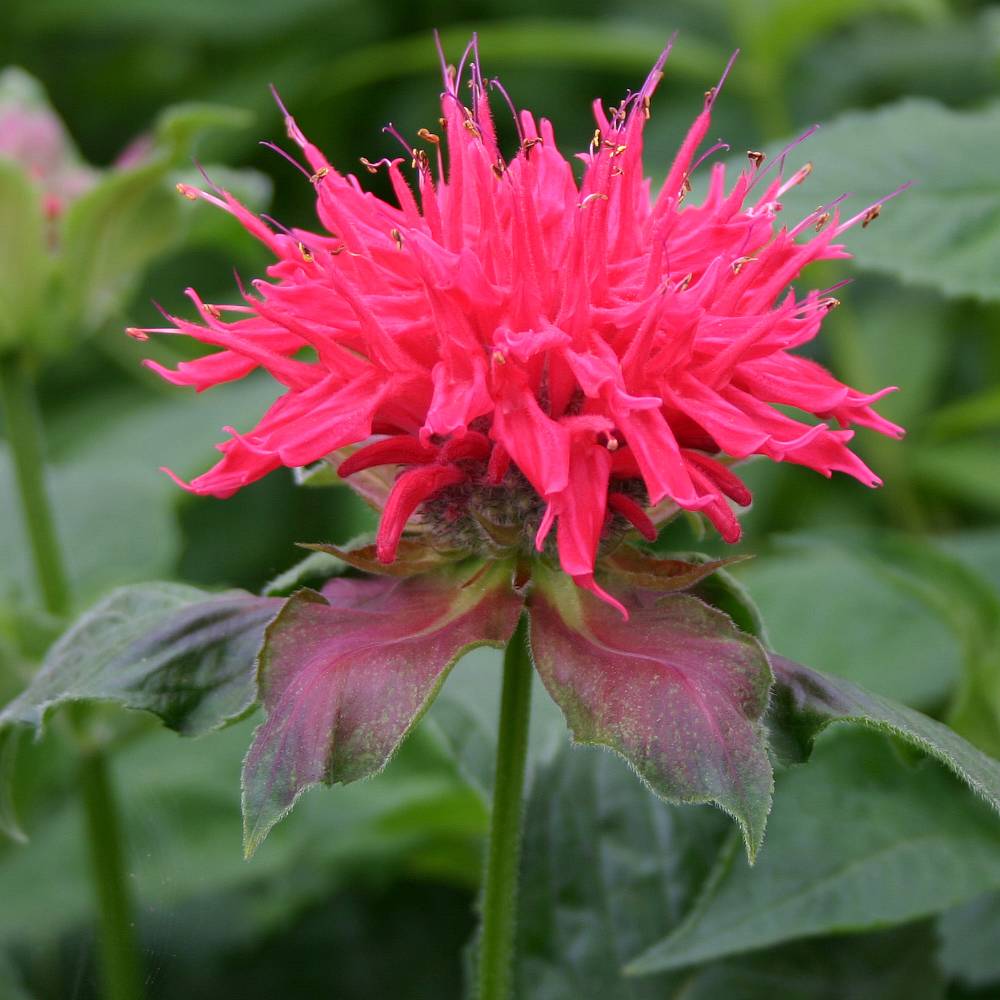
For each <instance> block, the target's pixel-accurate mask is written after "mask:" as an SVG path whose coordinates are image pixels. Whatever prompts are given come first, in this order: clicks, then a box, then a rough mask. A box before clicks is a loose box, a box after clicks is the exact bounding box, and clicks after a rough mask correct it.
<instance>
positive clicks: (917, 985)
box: [674, 923, 945, 1000]
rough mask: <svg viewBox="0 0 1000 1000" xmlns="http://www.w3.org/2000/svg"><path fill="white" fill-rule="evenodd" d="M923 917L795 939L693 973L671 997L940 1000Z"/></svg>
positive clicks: (932, 942) (930, 934) (941, 989)
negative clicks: (877, 928)
mask: <svg viewBox="0 0 1000 1000" xmlns="http://www.w3.org/2000/svg"><path fill="white" fill-rule="evenodd" d="M936 945H937V941H936V939H935V934H934V928H933V927H932V926H931V925H930V924H928V923H921V924H915V925H911V926H907V927H901V928H897V929H894V930H891V931H882V932H881V933H877V934H851V935H848V936H845V937H840V938H817V939H815V940H813V941H796V942H793V943H792V944H786V945H783V946H780V947H778V948H770V949H768V950H766V951H761V952H757V953H755V954H753V955H748V956H746V957H745V958H736V959H729V960H726V961H722V962H713V963H711V964H709V965H707V966H706V967H705V968H703V969H700V970H697V971H695V972H693V973H692V974H691V975H690V977H689V978H687V979H686V980H685V982H684V983H683V986H682V987H681V989H680V990H679V991H678V993H677V994H676V996H675V997H674V1000H720V998H732V1000H945V980H944V976H943V975H942V974H941V970H940V969H939V968H938V966H937V963H936V962H935V950H936Z"/></svg>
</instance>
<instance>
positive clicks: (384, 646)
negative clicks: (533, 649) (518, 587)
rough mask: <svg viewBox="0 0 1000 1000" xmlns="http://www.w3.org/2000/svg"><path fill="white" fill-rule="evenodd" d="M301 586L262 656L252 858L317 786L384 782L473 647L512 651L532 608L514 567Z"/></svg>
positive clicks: (249, 813) (248, 808) (249, 837)
mask: <svg viewBox="0 0 1000 1000" xmlns="http://www.w3.org/2000/svg"><path fill="white" fill-rule="evenodd" d="M464 572H465V576H464V577H463V576H460V575H459V574H458V572H452V573H449V574H444V573H439V574H437V575H434V576H423V577H412V578H409V579H403V580H397V579H393V578H385V577H376V578H365V579H346V578H338V579H334V580H331V581H330V582H329V583H328V584H327V585H326V586H325V587H324V588H323V593H322V594H319V593H317V592H316V591H311V590H301V591H299V592H298V593H297V594H295V595H294V596H293V597H291V598H290V599H289V600H288V602H287V603H286V604H285V606H284V608H283V609H282V611H281V613H280V614H279V615H278V616H277V618H276V619H275V620H274V622H273V623H272V624H271V626H270V627H269V628H268V630H267V633H266V639H265V643H264V647H263V649H262V650H261V655H260V689H261V699H262V701H263V704H264V707H265V709H266V712H267V720H266V721H265V722H264V723H263V724H262V725H261V726H260V727H259V728H258V730H257V732H256V734H255V735H254V741H253V745H252V746H251V747H250V751H249V752H248V754H247V758H246V761H245V764H244V769H243V814H244V823H245V845H246V852H247V854H248V855H250V854H252V853H253V852H254V851H255V850H256V849H257V847H258V846H259V845H260V844H261V842H262V841H263V839H264V838H265V837H266V836H267V834H268V831H270V829H271V827H273V826H274V824H275V823H277V822H278V821H279V820H280V819H282V817H284V816H285V815H286V814H287V813H288V812H289V811H290V810H291V808H292V806H293V805H294V804H295V801H296V800H297V799H298V797H299V796H300V795H301V794H302V793H303V792H304V791H305V790H306V789H308V788H310V787H311V786H313V785H316V784H319V783H321V782H322V783H325V784H328V785H332V784H335V783H338V782H343V783H347V782H351V781H356V780H358V779H359V778H366V777H370V776H371V775H373V774H377V773H378V772H379V771H381V770H382V768H384V767H385V765H386V763H387V762H388V761H389V759H390V758H391V757H392V755H393V753H394V752H395V751H396V749H397V748H398V747H399V745H400V743H401V742H402V741H403V739H404V738H405V736H406V734H407V733H408V732H409V730H410V729H411V728H412V726H413V725H414V724H415V722H416V721H417V720H418V719H419V718H420V716H421V715H422V714H423V712H424V711H425V710H426V708H427V706H428V705H429V704H430V702H431V701H432V700H433V698H434V696H435V694H436V693H437V690H438V688H439V686H440V685H441V683H442V681H443V680H444V678H445V676H446V675H447V673H448V671H449V670H450V669H451V667H452V665H453V664H454V663H455V662H456V660H457V659H458V658H459V657H460V656H461V655H462V654H463V653H464V652H466V651H467V650H468V649H471V648H473V647H475V646H481V645H502V644H503V643H505V642H506V641H507V639H509V638H510V636H511V634H512V633H513V631H514V627H515V626H516V624H517V619H518V617H519V615H520V612H521V599H520V598H519V597H518V596H517V595H516V594H515V593H514V591H513V590H512V589H511V586H510V575H511V567H510V566H509V565H506V564H505V563H497V564H493V565H491V566H490V567H489V570H488V571H487V572H485V573H477V570H476V567H475V566H472V567H471V568H470V567H468V566H466V568H465V571H464Z"/></svg>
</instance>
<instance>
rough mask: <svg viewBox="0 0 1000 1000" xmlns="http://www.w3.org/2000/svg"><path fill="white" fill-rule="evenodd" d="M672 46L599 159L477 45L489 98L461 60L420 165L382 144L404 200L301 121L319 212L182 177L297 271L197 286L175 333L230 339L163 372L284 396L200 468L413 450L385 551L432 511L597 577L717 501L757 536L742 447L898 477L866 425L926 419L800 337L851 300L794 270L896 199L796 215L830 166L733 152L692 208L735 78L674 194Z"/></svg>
mask: <svg viewBox="0 0 1000 1000" xmlns="http://www.w3.org/2000/svg"><path fill="white" fill-rule="evenodd" d="M668 51H669V50H668ZM666 55H667V53H666V52H665V53H664V54H663V56H662V57H661V58H660V60H659V61H658V62H657V64H656V66H655V67H654V68H653V71H652V72H651V73H650V75H649V77H648V78H647V79H646V81H645V83H644V84H643V86H642V87H641V89H640V90H639V91H638V92H637V93H634V94H632V95H630V96H629V97H628V98H626V99H625V100H624V101H622V102H621V103H620V104H619V105H617V106H616V107H613V108H611V109H607V108H605V107H604V106H603V105H602V104H601V102H599V101H597V102H595V103H594V114H595V118H596V129H595V131H594V134H593V139H592V141H591V143H590V147H589V149H588V150H587V151H586V152H585V153H582V154H580V155H579V159H580V160H582V163H583V167H582V176H581V177H579V178H578V177H577V175H576V174H577V171H575V170H574V166H573V164H572V163H571V161H570V160H568V159H566V158H565V157H564V156H563V155H562V154H561V153H560V152H559V149H558V148H557V146H556V142H555V136H554V134H553V129H552V126H551V125H550V124H549V122H547V121H545V120H544V119H543V120H541V121H540V122H539V121H536V119H535V118H534V116H533V115H532V114H530V113H529V112H527V111H521V112H513V107H512V106H511V110H512V112H513V113H514V117H515V123H516V127H517V132H518V137H519V142H518V145H517V146H516V148H514V149H513V150H505V149H504V148H502V147H501V145H500V143H499V142H498V140H497V135H496V131H495V128H494V123H493V117H492V112H491V107H490V102H489V97H490V93H491V91H496V92H497V93H498V94H499V95H500V96H501V97H502V98H503V102H504V103H506V104H508V105H509V103H510V102H509V99H508V98H507V95H506V91H504V90H503V89H502V88H501V87H499V85H498V84H497V83H496V81H492V80H491V81H486V80H484V79H483V77H482V75H481V71H480V67H479V62H478V54H477V52H476V46H475V42H473V43H472V45H471V46H470V48H469V49H468V50H467V51H466V58H465V59H463V65H464V63H465V62H467V61H470V60H471V61H470V69H469V74H468V76H469V80H468V82H469V96H468V97H466V96H465V94H466V91H465V88H464V86H463V87H461V88H460V86H459V84H460V83H461V82H462V81H463V80H464V78H465V73H464V72H463V70H462V68H461V67H460V68H459V70H458V71H457V72H456V71H454V70H452V69H451V68H449V67H445V69H444V79H445V90H444V93H443V94H442V99H441V109H442V117H441V120H440V121H441V129H442V132H441V134H440V135H439V134H435V133H434V132H431V131H429V130H427V129H421V130H420V131H419V133H418V135H419V142H417V143H414V144H411V143H409V142H407V141H405V140H403V145H404V148H405V149H406V156H405V157H399V158H395V159H384V160H381V161H379V162H378V163H369V162H368V161H367V160H363V161H362V162H363V163H364V165H365V167H366V168H367V169H368V170H369V171H371V172H376V171H380V170H385V171H386V172H387V174H388V178H389V181H390V182H391V184H392V188H393V191H394V193H395V200H396V204H390V203H389V202H387V201H383V200H381V199H379V198H377V197H376V196H375V195H373V194H371V193H369V192H366V191H365V189H364V188H363V186H362V185H361V183H359V181H358V179H357V178H356V177H354V176H353V175H350V174H342V173H341V172H339V171H338V170H337V169H335V168H334V167H333V166H332V165H331V164H330V163H328V162H327V160H326V158H325V157H324V156H323V154H322V153H321V152H320V151H319V149H317V148H316V147H315V146H314V145H313V144H312V143H310V142H309V140H308V139H307V138H306V136H305V135H304V133H303V132H302V131H301V129H300V128H299V126H298V125H297V123H296V122H295V120H294V119H293V118H292V117H291V116H290V115H288V113H287V112H285V123H286V126H287V129H288V134H289V137H290V138H291V139H292V140H293V141H294V142H295V144H296V145H297V146H298V147H299V149H300V150H301V153H302V155H303V156H304V158H305V160H306V161H307V163H308V169H307V170H305V173H306V174H307V175H308V176H309V179H310V181H311V183H312V184H313V186H314V187H315V190H316V199H317V202H316V203H317V211H318V215H319V220H320V223H321V228H320V229H319V230H318V231H311V230H308V231H307V230H303V229H284V228H279V227H276V226H275V225H272V224H269V222H268V221H265V220H263V219H261V218H259V217H257V216H255V215H253V214H252V213H251V212H249V211H248V210H247V209H246V208H245V207H244V206H242V205H241V204H240V203H239V202H238V201H237V200H236V199H234V198H233V197H232V196H231V195H230V194H229V193H227V192H226V191H223V190H218V189H216V190H214V191H204V190H198V189H195V188H190V187H186V186H185V187H183V188H182V194H184V195H186V196H187V197H190V198H203V199H205V200H206V201H209V202H211V203H213V204H215V205H217V206H218V207H220V208H222V209H224V210H226V211H228V212H230V213H231V214H233V215H234V216H235V217H236V218H237V219H239V220H240V221H241V222H242V223H243V225H244V226H245V227H246V228H247V229H248V230H249V231H250V232H251V233H252V234H253V235H254V236H255V237H257V238H258V239H259V240H260V241H262V242H263V243H264V244H265V245H266V246H267V247H268V248H269V250H270V251H271V252H272V253H273V254H274V257H275V263H274V264H273V265H271V267H270V268H269V269H268V277H267V278H266V279H260V280H257V281H254V282H253V284H252V289H250V290H246V291H244V292H243V301H242V302H241V303H239V304H237V305H229V306H217V305H210V304H206V303H204V302H203V301H202V300H201V299H200V298H199V296H198V295H197V293H196V292H194V291H192V290H189V292H188V294H189V296H190V297H191V299H192V300H193V302H194V304H195V306H196V308H197V310H198V314H199V320H198V321H189V320H185V319H180V318H175V317H170V324H171V325H170V326H169V327H167V328H165V329H164V330H161V331H157V332H170V333H184V334H188V335H190V336H192V337H194V338H196V339H197V340H199V341H201V342H203V343H205V344H209V345H211V346H213V347H217V348H220V350H218V351H216V352H215V353H212V354H209V355H208V356H206V357H204V358H201V359H198V360H195V361H186V362H182V363H180V364H179V365H178V366H177V368H176V369H173V370H168V369H164V368H162V367H161V366H159V365H157V364H155V363H153V362H147V364H149V365H150V367H152V368H154V369H155V370H157V371H158V372H159V373H160V374H161V375H163V376H164V377H165V378H166V379H168V380H169V381H171V382H174V383H176V384H179V385H189V386H194V387H195V388H197V389H198V390H202V389H206V388H209V387H211V386H214V385H217V384H219V383H222V382H227V381H230V380H233V379H239V378H242V377H244V376H246V375H248V374H249V373H250V372H252V371H254V370H255V369H257V368H263V369H265V370H266V371H267V372H268V373H270V375H271V376H272V377H273V378H274V379H275V380H276V381H277V382H278V383H280V384H281V385H282V386H284V392H283V393H282V394H281V395H280V396H279V397H278V399H277V400H276V401H275V403H274V404H273V405H272V406H271V408H270V409H269V410H268V411H267V413H266V414H265V415H264V416H263V418H262V419H261V421H260V422H259V423H258V424H257V426H256V427H254V428H253V429H252V430H250V431H249V432H246V433H238V432H236V431H235V430H232V429H229V428H227V430H229V432H230V434H231V437H230V438H229V440H227V441H226V442H224V443H223V444H221V445H220V446H219V448H220V450H221V451H222V453H223V458H222V460H221V461H220V462H219V463H218V464H217V465H216V466H215V467H214V468H212V469H211V470H210V471H208V472H206V473H204V474H203V475H200V476H198V477H197V478H196V479H194V480H193V481H192V482H190V483H186V484H185V483H182V485H184V486H186V488H188V489H190V490H191V491H193V492H195V493H199V494H210V495H213V496H217V497H228V496H230V495H232V494H233V493H235V492H236V491H237V490H239V489H240V488H241V487H243V486H245V485H247V484H248V483H251V482H253V481H254V480H256V479H259V478H260V477H262V476H264V475H266V474H267V473H269V472H271V471H273V470H275V469H277V468H279V467H280V466H290V467H297V466H304V465H307V464H310V463H313V462H316V461H318V460H321V459H327V458H330V457H331V456H333V458H334V460H338V461H340V460H342V462H341V464H340V465H339V471H340V474H341V475H342V476H344V477H345V478H348V479H350V477H352V476H356V475H359V474H360V473H362V472H365V470H369V469H372V468H375V467H378V466H382V465H389V466H393V467H396V468H397V469H398V474H396V475H395V478H394V479H393V480H392V481H391V488H390V489H389V491H388V493H387V496H386V497H385V503H384V509H383V511H382V519H381V525H380V528H379V534H378V540H377V547H378V556H379V558H380V559H381V560H382V561H384V562H391V561H392V559H393V558H394V555H395V552H396V549H397V546H398V544H399V541H400V538H401V536H402V534H403V532H404V529H406V528H407V526H408V524H410V522H411V518H413V517H414V515H415V514H418V515H419V524H418V527H419V528H421V530H424V531H426V532H428V533H430V535H431V537H432V539H433V540H434V541H435V543H436V544H438V545H441V546H444V547H448V548H460V549H464V550H470V549H471V550H474V551H475V550H478V551H483V550H490V549H491V548H495V547H497V546H499V547H512V546H522V547H528V546H529V545H530V546H534V547H536V548H537V549H539V550H543V549H545V548H546V547H547V546H548V547H550V549H551V551H552V554H553V555H556V554H557V555H558V560H559V562H560V564H561V566H562V568H563V570H564V571H565V572H566V573H567V574H569V575H570V576H572V577H573V578H574V579H575V580H576V582H577V583H578V584H580V585H581V586H585V587H587V588H589V589H592V590H595V591H597V592H599V593H601V591H600V588H599V587H598V585H597V584H596V583H595V582H594V576H593V574H594V569H595V561H596V560H597V558H598V556H599V553H600V550H601V546H602V544H604V542H605V540H606V539H608V538H612V539H614V538H615V537H619V536H620V535H621V534H622V533H623V532H624V531H625V530H626V529H627V528H631V527H634V528H637V529H638V530H639V531H640V532H642V533H644V534H647V535H655V530H656V529H655V522H656V521H657V520H658V519H659V518H661V517H662V516H663V514H664V512H665V511H670V512H673V511H676V510H677V509H678V508H684V509H687V510H693V511H700V512H701V513H703V514H704V515H705V516H706V517H707V518H709V519H710V520H711V521H712V523H713V524H714V525H715V527H716V528H717V529H718V530H719V532H720V534H721V535H722V537H723V538H725V539H726V540H727V541H729V542H735V541H736V540H737V539H738V538H739V535H740V528H739V524H738V522H737V520H736V517H735V515H734V514H733V512H732V510H731V508H730V505H729V501H734V502H735V503H736V504H739V505H746V504H748V503H749V502H750V493H749V491H748V489H747V488H746V486H745V485H744V484H743V483H742V482H741V480H740V479H739V478H738V477H737V475H736V474H735V473H734V472H733V471H732V470H731V468H730V466H729V464H728V462H727V461H726V459H727V458H731V459H743V458H746V457H748V456H750V455H756V454H759V455H765V456H767V457H769V458H772V459H774V460H775V461H787V462H794V463H797V464H800V465H805V466H808V467H809V468H812V469H815V470H817V471H819V472H821V473H823V474H824V475H827V476H829V475H830V474H831V473H833V472H846V473H848V474H849V475H852V476H854V477H856V478H857V479H859V480H861V481H862V482H863V483H865V484H867V485H870V486H875V485H878V483H879V480H878V479H877V477H876V476H875V475H874V473H872V472H871V470H869V469H868V468H867V467H866V466H865V464H864V463H863V462H862V461H861V460H860V459H859V458H858V457H857V456H856V455H855V454H853V452H851V450H850V449H849V447H848V442H849V441H850V439H851V437H852V435H853V433H854V432H853V431H852V430H851V429H850V428H851V427H852V426H854V425H860V426H866V427H870V428H873V429H875V430H877V431H880V432H882V433H887V434H893V435H898V434H900V433H901V430H900V428H898V427H896V426H895V425H893V424H891V423H889V422H888V421H886V420H884V419H883V418H882V417H880V416H878V415H877V414H876V413H875V412H874V411H873V409H872V407H871V404H872V403H873V402H874V401H875V400H876V399H878V398H879V397H881V396H882V395H884V394H885V393H886V392H889V391H891V390H890V389H883V390H882V391H880V392H877V393H875V394H872V395H865V394H862V393H860V392H857V391H856V390H854V389H851V388H849V387H848V386H846V385H843V384H841V383H840V382H839V381H837V380H836V379H835V378H834V377H833V376H832V375H830V374H829V373H828V372H827V371H825V370H824V369H823V368H822V367H820V366H819V365H818V364H816V363H815V362H813V361H810V360H807V359H805V358H802V357H798V356H796V355H794V354H792V353H791V351H793V350H794V349H795V348H797V347H799V346H801V345H802V344H804V343H806V342H807V341H809V340H811V339H812V338H813V337H815V335H816V334H817V332H818V331H819V329H820V326H821V324H822V321H823V317H824V316H825V315H826V313H827V312H828V311H829V309H830V308H831V307H832V306H833V305H834V304H835V300H833V299H832V298H830V297H829V296H828V295H827V294H824V293H823V292H819V291H810V292H807V293H805V294H804V295H798V294H796V293H795V292H794V291H793V290H792V289H790V287H789V283H790V282H791V281H793V280H794V279H796V278H797V277H798V275H799V273H800V272H801V271H802V269H803V268H804V267H805V266H806V265H807V264H809V263H812V262H813V261H818V260H825V259H832V258H840V257H846V256H847V253H846V252H845V250H844V248H843V247H842V246H841V245H840V244H839V243H838V242H837V240H838V237H839V236H840V235H841V234H842V233H843V232H844V230H845V229H847V228H848V227H850V226H851V225H853V224H855V223H856V222H859V221H862V222H864V221H866V220H869V219H870V218H872V217H873V215H874V214H875V213H876V212H877V209H878V206H871V207H870V208H868V209H866V210H865V211H864V212H861V213H859V214H858V215H855V216H854V217H853V218H850V219H847V220H846V221H841V219H840V217H839V215H838V211H837V206H836V204H834V205H831V206H827V207H826V208H822V209H818V210H817V211H816V212H814V213H812V214H811V215H810V216H809V217H808V218H806V219H803V220H801V221H798V222H797V224H795V225H793V226H792V227H791V228H786V227H784V226H781V225H779V224H778V222H777V221H776V219H777V217H778V213H779V211H780V209H781V197H782V195H783V193H784V192H785V191H787V190H788V189H789V188H790V187H792V186H793V185H796V184H798V183H800V182H801V181H802V180H804V179H805V177H806V176H807V174H808V172H809V167H808V166H806V167H804V168H802V169H800V170H798V171H797V172H795V173H793V174H792V175H791V176H789V177H787V178H783V177H782V168H783V166H784V162H785V158H786V156H787V155H788V153H789V151H790V150H789V149H786V150H784V151H782V153H780V154H779V155H778V156H777V157H775V158H773V159H771V160H767V159H765V158H764V156H763V154H758V153H750V154H749V164H748V166H747V168H746V169H745V170H743V171H742V172H741V173H740V174H739V175H738V176H737V177H736V179H735V180H734V181H733V182H732V183H731V184H729V185H727V177H726V168H725V166H724V165H722V164H716V165H715V166H713V167H712V168H711V170H710V174H709V178H708V184H707V192H706V194H705V196H704V198H703V200H702V201H701V203H700V204H688V203H686V202H685V197H686V195H687V194H688V192H689V191H690V189H691V185H690V177H691V174H692V173H693V171H694V170H695V169H696V168H697V167H698V166H699V165H700V164H701V162H702V160H703V159H705V157H706V156H708V155H709V154H710V153H713V152H715V151H717V150H718V149H719V148H720V146H714V147H712V148H711V149H709V150H708V151H707V152H706V153H700V152H699V151H700V149H701V146H702V144H703V142H704V140H705V138H706V136H707V134H708V130H709V123H710V120H711V114H712V107H713V105H714V103H715V100H716V97H717V94H718V87H713V88H712V89H711V90H709V91H708V93H707V94H706V96H705V101H704V106H703V108H702V109H701V111H700V113H699V114H698V116H697V118H696V119H695V121H694V123H693V124H692V126H691V128H690V130H689V131H688V133H687V135H686V136H685V138H684V140H683V142H682V143H681V146H680V149H679V151H678V153H677V156H676V158H675V159H674V162H673V164H672V165H671V166H670V169H669V170H668V172H667V175H666V179H665V180H664V182H663V184H662V185H661V186H660V188H659V190H658V191H657V192H651V184H650V181H649V180H648V179H647V177H646V173H645V169H644V166H643V160H642V142H643V130H644V128H645V127H646V121H647V119H648V118H649V113H650V102H651V98H652V96H653V92H654V90H655V88H656V85H657V83H658V82H659V80H660V77H661V75H662V72H661V71H662V67H663V64H664V61H665V59H666ZM442 62H443V60H442ZM727 71H728V67H727ZM723 78H724V77H723ZM720 85H721V81H720ZM466 102H468V103H466ZM279 104H280V101H279ZM282 110H283V111H284V108H283V107H282ZM389 131H392V132H393V134H396V133H395V130H393V129H391V127H390V128H389ZM408 168H409V172H408ZM304 169H305V168H304ZM706 169H707V168H706ZM407 176H410V178H411V180H410V181H408V180H407ZM142 332H143V333H145V332H153V331H142ZM775 404H780V405H782V406H786V407H793V408H796V409H798V410H800V411H802V412H803V414H805V415H808V416H810V417H814V418H818V421H819V422H816V421H814V420H808V421H802V420H797V419H794V418H793V417H791V416H789V415H787V414H786V412H784V411H783V410H778V409H776V408H775ZM352 446H360V447H356V449H355V450H353V451H352V452H350V453H349V454H347V455H346V457H345V453H344V452H343V449H346V448H349V447H352Z"/></svg>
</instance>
